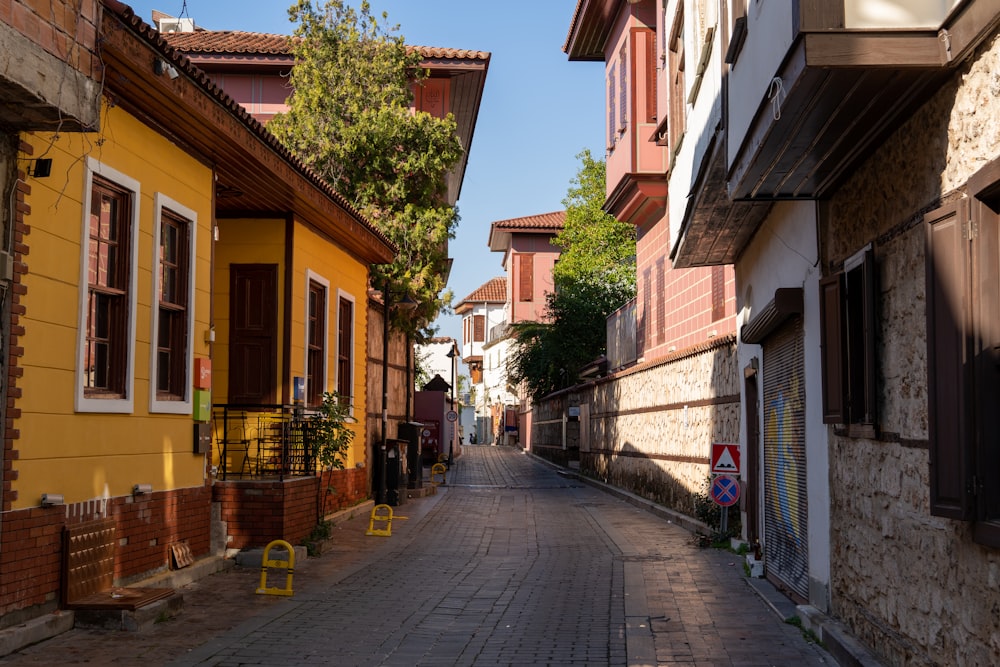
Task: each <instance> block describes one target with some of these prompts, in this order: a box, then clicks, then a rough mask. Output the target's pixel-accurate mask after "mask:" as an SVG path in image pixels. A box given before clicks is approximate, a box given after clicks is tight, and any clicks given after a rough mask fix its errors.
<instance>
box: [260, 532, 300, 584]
mask: <svg viewBox="0 0 1000 667" xmlns="http://www.w3.org/2000/svg"><path fill="white" fill-rule="evenodd" d="M271 547H281V548H282V549H285V550H287V551H288V560H279V559H277V558H275V559H270V558H268V557H267V556H268V554H269V553H270V552H271ZM272 567H276V568H283V569H287V570H288V576H287V577H286V578H285V587H284V588H274V587H271V588H268V587H267V570H268V568H272ZM294 571H295V548H294V547H293V546H292V545H291V544H289V543H288V542H286V541H284V540H274V541H273V542H271V543H270V544H268V545H267V546H266V547H264V555H263V557H262V558H261V562H260V586H259V587H258V588H257V595H288V596H290V595H292V573H293V572H294Z"/></svg>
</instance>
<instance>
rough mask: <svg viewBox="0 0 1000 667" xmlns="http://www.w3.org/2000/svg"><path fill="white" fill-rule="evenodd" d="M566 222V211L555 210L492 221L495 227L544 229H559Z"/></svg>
mask: <svg viewBox="0 0 1000 667" xmlns="http://www.w3.org/2000/svg"><path fill="white" fill-rule="evenodd" d="M565 223H566V211H555V212H553V213H541V214H539V215H528V216H525V217H523V218H511V219H510V220H497V221H496V222H494V223H493V227H495V228H496V229H539V230H541V229H545V230H551V229H554V230H559V229H562V228H563V226H564V225H565Z"/></svg>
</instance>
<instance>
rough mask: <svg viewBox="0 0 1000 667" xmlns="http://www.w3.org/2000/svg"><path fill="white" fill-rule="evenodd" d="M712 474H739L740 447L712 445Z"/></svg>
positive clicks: (717, 443) (715, 443) (724, 444)
mask: <svg viewBox="0 0 1000 667" xmlns="http://www.w3.org/2000/svg"><path fill="white" fill-rule="evenodd" d="M712 474H713V475H739V474H740V446H739V445H734V444H727V443H719V442H713V443H712Z"/></svg>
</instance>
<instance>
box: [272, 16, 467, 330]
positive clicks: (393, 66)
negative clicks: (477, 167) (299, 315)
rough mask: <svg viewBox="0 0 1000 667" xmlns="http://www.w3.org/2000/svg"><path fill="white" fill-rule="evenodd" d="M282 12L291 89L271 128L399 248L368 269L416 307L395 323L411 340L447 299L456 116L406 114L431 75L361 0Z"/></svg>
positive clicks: (458, 149) (454, 216)
mask: <svg viewBox="0 0 1000 667" xmlns="http://www.w3.org/2000/svg"><path fill="white" fill-rule="evenodd" d="M288 14H289V18H290V20H291V21H292V22H294V23H296V29H295V33H294V35H295V36H294V38H293V40H292V49H293V52H294V55H295V59H296V64H295V67H294V68H292V71H291V86H292V89H293V93H292V95H291V97H290V98H289V100H288V104H289V109H288V112H287V113H284V114H280V115H278V116H276V117H275V118H274V119H273V120H272V121H271V122H270V124H269V125H268V129H270V130H271V131H272V132H273V133H274V134H275V136H277V137H278V138H279V139H280V140H281V141H283V142H284V143H285V144H286V145H287V146H288V147H289V148H290V149H291V150H293V151H294V152H295V153H296V154H297V155H298V156H299V157H300V158H301V159H302V160H303V161H304V162H305V163H306V164H308V165H309V166H310V167H312V169H314V170H315V171H316V172H317V173H318V174H319V175H320V176H322V177H323V178H324V179H325V180H326V181H327V182H329V183H330V185H331V186H332V187H333V188H334V189H335V190H336V191H337V192H338V193H339V194H341V195H343V196H344V197H345V198H346V199H347V200H348V201H350V202H352V203H353V204H354V205H355V206H356V207H357V208H358V210H359V211H360V212H361V213H362V214H363V215H365V216H366V217H367V218H368V219H369V220H371V221H372V222H373V224H375V226H376V227H378V228H379V230H381V231H382V232H383V233H384V234H385V235H386V236H387V237H388V238H389V239H390V240H391V241H392V242H393V243H395V244H396V246H397V247H398V248H399V255H398V257H397V258H396V260H395V261H394V262H393V263H392V264H391V265H387V266H380V267H375V268H374V270H373V280H374V282H375V285H374V286H375V287H377V288H380V289H381V288H382V287H383V285H384V284H385V281H386V280H388V281H389V283H390V289H391V290H392V291H393V292H394V293H395V294H396V295H401V294H403V293H406V294H409V295H410V296H412V297H413V298H414V299H415V300H416V301H418V302H419V306H418V310H417V311H416V313H411V314H408V315H406V316H397V317H396V319H394V321H393V325H394V327H395V328H396V329H400V330H404V331H407V332H408V333H410V334H414V333H415V331H414V329H415V327H414V325H413V324H412V323H414V322H431V321H433V320H434V319H435V317H436V316H437V315H438V313H439V312H440V311H441V309H442V307H443V306H444V305H445V304H446V302H447V300H448V299H449V293H447V292H445V291H444V287H445V284H444V276H445V275H446V273H447V272H446V265H447V261H448V257H447V242H448V240H449V239H452V238H454V235H455V228H456V227H457V225H458V221H459V216H458V210H457V209H456V208H455V207H453V206H450V205H449V204H448V203H447V201H446V200H445V199H444V193H445V192H446V176H447V174H448V172H449V170H450V169H451V168H452V167H453V166H455V165H456V164H457V163H458V161H459V159H460V158H461V155H462V146H461V142H460V141H459V138H458V135H457V125H456V123H455V120H454V117H453V116H452V115H451V114H449V115H448V116H447V117H445V118H438V117H435V116H432V115H430V114H428V113H425V112H422V111H416V112H413V111H412V110H411V109H410V104H411V102H412V99H413V93H412V88H411V85H413V86H419V85H420V84H421V82H422V81H423V80H424V79H425V78H426V76H427V74H426V71H425V70H423V69H422V68H420V60H421V56H420V54H419V52H416V51H415V50H412V49H408V48H407V46H406V44H405V42H404V38H403V37H402V35H400V34H398V31H399V26H398V25H397V26H389V25H388V15H387V14H386V13H385V12H383V13H382V15H381V18H378V17H376V16H374V15H373V14H372V12H371V6H370V4H369V3H368V2H367V0H364V1H363V2H361V4H360V6H359V7H358V8H357V9H355V8H353V7H350V6H349V5H347V4H346V2H345V1H344V0H328V1H327V2H325V3H323V4H322V5H320V4H319V3H316V2H313V0H298V1H297V2H296V3H295V4H293V5H292V6H291V7H290V8H289V10H288Z"/></svg>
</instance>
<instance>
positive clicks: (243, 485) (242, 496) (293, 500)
mask: <svg viewBox="0 0 1000 667" xmlns="http://www.w3.org/2000/svg"><path fill="white" fill-rule="evenodd" d="M367 470H368V469H367V468H352V469H349V470H333V471H328V472H326V473H324V474H323V488H324V489H327V488H332V489H333V491H332V493H328V494H325V498H323V499H322V500H323V501H325V504H326V508H325V510H326V513H327V514H330V513H333V512H335V511H337V510H340V509H344V508H347V507H351V506H353V505H356V504H358V503H359V502H361V501H362V500H364V499H366V498H367V497H368V495H369V486H368V476H367ZM319 484H320V482H319V481H318V480H317V478H316V477H296V478H292V479H286V480H283V481H278V480H259V481H244V480H239V481H225V482H221V481H216V483H215V484H214V485H213V486H212V500H213V501H214V502H217V503H219V504H220V509H221V519H222V521H223V523H224V524H225V526H226V548H228V549H248V548H253V547H263V546H266V545H267V544H268V543H270V542H272V541H274V540H285V541H286V542H290V543H292V544H300V543H301V542H302V540H303V539H304V538H305V537H306V536H307V535H309V533H310V532H312V529H313V528H314V527H315V526H316V523H317V516H318V508H319V503H320V502H321V499H320V498H319V497H318V496H317V493H319V490H320V486H319Z"/></svg>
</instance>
